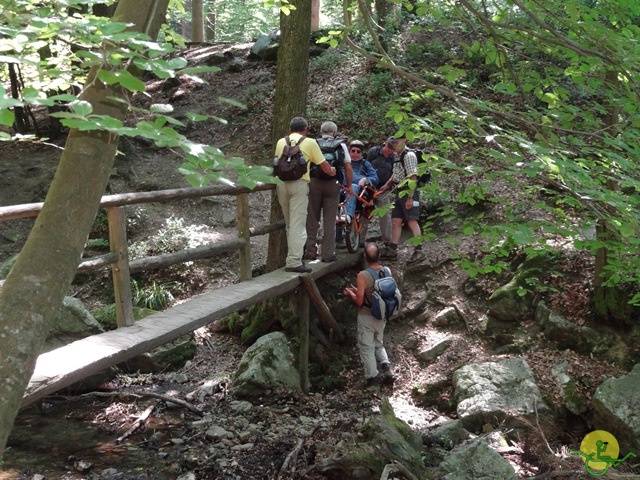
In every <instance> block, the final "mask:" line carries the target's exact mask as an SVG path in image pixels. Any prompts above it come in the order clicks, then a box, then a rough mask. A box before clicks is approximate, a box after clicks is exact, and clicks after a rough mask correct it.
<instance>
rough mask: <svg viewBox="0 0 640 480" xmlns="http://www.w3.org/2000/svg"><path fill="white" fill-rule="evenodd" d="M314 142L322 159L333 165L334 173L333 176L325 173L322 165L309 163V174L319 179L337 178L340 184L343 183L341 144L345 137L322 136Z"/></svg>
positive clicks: (342, 151)
mask: <svg viewBox="0 0 640 480" xmlns="http://www.w3.org/2000/svg"><path fill="white" fill-rule="evenodd" d="M316 142H318V146H319V147H320V150H321V151H322V155H323V156H324V159H325V160H326V161H327V162H329V165H331V166H332V167H335V169H336V175H335V176H334V177H332V176H330V175H327V174H326V173H324V171H323V170H322V167H320V165H316V164H313V165H311V173H310V175H311V176H312V177H314V178H318V179H320V180H338V182H340V184H341V185H342V184H344V148H342V144H343V143H345V139H344V138H332V137H322V138H318V139H316Z"/></svg>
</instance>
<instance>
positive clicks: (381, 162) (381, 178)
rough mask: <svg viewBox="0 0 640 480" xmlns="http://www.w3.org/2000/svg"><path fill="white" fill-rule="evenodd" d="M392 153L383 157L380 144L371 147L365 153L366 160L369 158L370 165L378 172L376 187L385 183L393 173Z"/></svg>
mask: <svg viewBox="0 0 640 480" xmlns="http://www.w3.org/2000/svg"><path fill="white" fill-rule="evenodd" d="M394 155H395V154H392V155H391V156H390V157H385V156H384V155H383V154H382V147H381V146H380V145H378V146H376V147H373V148H372V149H371V150H369V153H368V154H367V160H369V163H371V166H372V167H373V168H375V169H376V172H377V173H378V185H377V187H378V188H380V187H382V186H383V185H384V184H385V183H387V182H388V181H389V179H390V178H391V175H393V158H394Z"/></svg>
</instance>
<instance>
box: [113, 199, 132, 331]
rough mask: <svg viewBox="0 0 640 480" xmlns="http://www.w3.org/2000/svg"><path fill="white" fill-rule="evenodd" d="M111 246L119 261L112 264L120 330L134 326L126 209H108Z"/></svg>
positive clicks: (117, 319)
mask: <svg viewBox="0 0 640 480" xmlns="http://www.w3.org/2000/svg"><path fill="white" fill-rule="evenodd" d="M108 219H109V246H110V247H111V252H112V253H115V254H117V255H118V260H117V261H116V262H115V263H112V264H111V275H112V276H113V291H114V294H115V305H116V321H117V324H118V328H120V327H128V326H131V325H133V297H132V295H131V276H130V272H129V251H128V247H127V225H126V216H125V212H124V207H111V208H109V209H108Z"/></svg>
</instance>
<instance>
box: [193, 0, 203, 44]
mask: <svg viewBox="0 0 640 480" xmlns="http://www.w3.org/2000/svg"><path fill="white" fill-rule="evenodd" d="M191 5H192V10H191V35H192V40H193V41H194V42H204V40H205V38H204V0H192V4H191Z"/></svg>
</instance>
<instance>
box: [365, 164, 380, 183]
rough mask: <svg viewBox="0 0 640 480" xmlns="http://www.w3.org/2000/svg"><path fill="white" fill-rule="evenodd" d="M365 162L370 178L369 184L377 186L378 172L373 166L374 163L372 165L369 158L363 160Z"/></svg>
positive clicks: (368, 177)
mask: <svg viewBox="0 0 640 480" xmlns="http://www.w3.org/2000/svg"><path fill="white" fill-rule="evenodd" d="M363 162H365V164H364V168H365V170H366V177H367V179H368V180H369V184H370V185H373V186H376V185H377V183H378V172H377V171H376V169H375V168H373V165H371V163H370V162H369V160H363Z"/></svg>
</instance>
